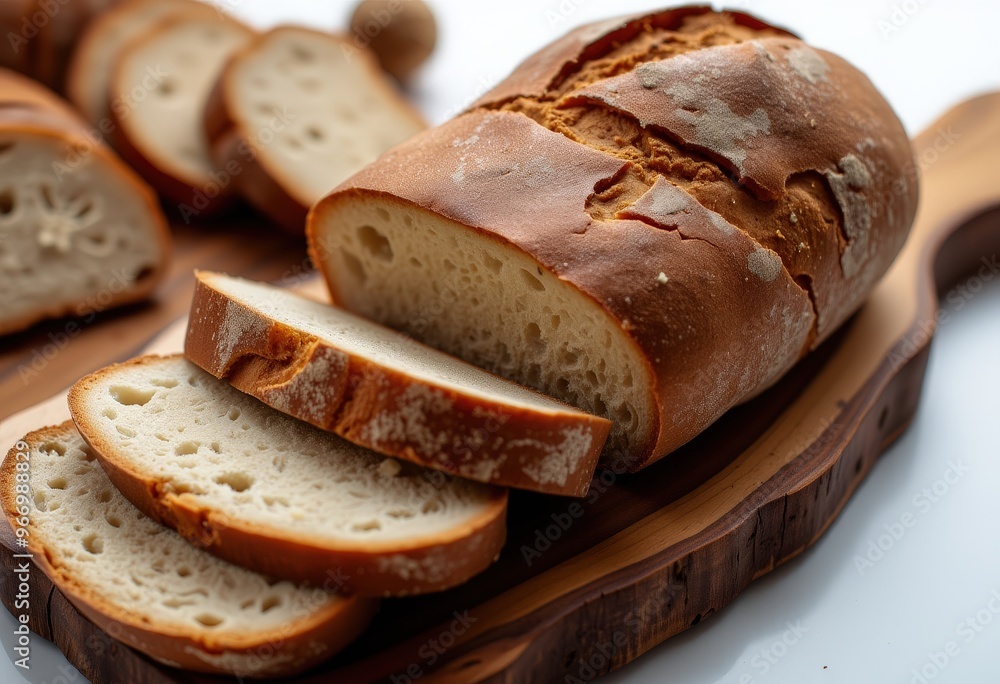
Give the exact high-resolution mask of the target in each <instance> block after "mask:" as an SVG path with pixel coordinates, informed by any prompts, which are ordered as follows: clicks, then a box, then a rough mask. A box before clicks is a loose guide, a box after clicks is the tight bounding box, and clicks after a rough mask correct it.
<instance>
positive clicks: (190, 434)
mask: <svg viewBox="0 0 1000 684" xmlns="http://www.w3.org/2000/svg"><path fill="white" fill-rule="evenodd" d="M69 405H70V411H71V413H72V414H73V420H74V421H75V422H76V425H77V427H78V428H79V429H80V432H81V434H82V435H83V437H84V439H86V440H87V442H88V444H90V445H91V446H92V447H93V448H94V451H95V453H96V454H97V457H98V458H99V459H100V460H101V463H102V464H103V465H104V468H105V470H106V471H107V472H108V475H109V476H110V477H111V481H112V482H114V483H115V485H116V486H117V487H118V489H119V490H121V492H122V493H123V494H125V496H126V497H128V499H129V500H130V501H132V503H133V504H135V505H136V506H137V507H138V508H139V509H141V510H142V511H144V512H145V513H146V514H147V515H149V516H150V517H152V518H153V519H155V520H157V521H159V522H162V523H163V524H166V525H168V526H170V527H172V528H174V529H176V530H177V531H178V532H180V534H181V535H182V536H184V537H186V538H188V539H191V540H193V541H194V542H196V543H198V544H199V545H202V546H203V547H204V548H205V549H206V550H208V551H210V552H211V553H214V554H216V555H218V556H219V557H221V558H224V559H226V560H228V561H230V562H233V563H236V564H238V565H242V566H244V567H247V568H250V569H252V570H256V571H258V572H262V573H264V574H266V575H268V576H271V577H279V578H283V579H289V580H293V581H297V582H308V583H311V584H315V585H318V586H322V585H323V583H324V582H327V581H329V579H330V577H331V574H333V575H334V576H335V577H337V578H338V580H340V581H342V582H343V585H344V586H345V587H346V588H348V589H350V590H352V591H356V592H357V593H360V594H365V595H377V596H390V595H405V594H415V593H424V592H429V591H438V590H441V589H445V588H447V587H451V586H454V585H456V584H459V583H461V582H464V581H465V580H467V579H468V578H469V577H471V576H472V575H474V574H476V573H478V572H480V571H481V570H483V569H485V568H486V567H488V566H489V565H490V564H491V563H492V562H493V561H494V559H495V558H496V556H497V554H498V553H499V551H500V547H501V546H502V544H503V540H504V533H505V520H504V518H505V514H506V508H507V493H506V490H504V489H499V488H496V487H488V486H485V485H480V484H477V483H472V482H467V481H465V480H460V479H457V478H453V477H450V476H447V475H445V474H443V473H439V472H436V471H430V470H425V469H423V468H418V467H416V466H410V465H409V464H400V463H399V462H397V461H394V460H392V459H385V458H384V457H382V456H379V455H377V454H374V453H372V452H370V451H366V450H365V449H362V448H360V447H356V446H354V445H353V444H350V443H349V442H345V441H344V440H342V439H340V438H339V437H336V436H334V435H331V434H329V433H326V432H323V431H321V430H318V429H316V428H314V427H312V426H310V425H307V424H306V423H303V422H301V421H298V420H295V419H293V418H289V417H288V416H285V415H284V414H281V413H279V412H277V411H275V410H273V409H271V408H269V407H267V406H265V405H264V404H262V403H261V402H259V401H258V400H257V399H254V398H253V397H251V396H249V395H246V394H243V393H241V392H239V391H237V390H235V389H233V388H232V387H230V386H229V384H228V383H226V382H224V381H220V380H217V379H216V378H213V377H212V376H211V375H209V374H208V373H206V372H205V371H203V370H201V369H200V368H198V367H197V366H195V365H194V364H192V363H190V362H189V361H186V360H184V359H183V358H181V357H179V356H176V357H144V358H140V359H136V360H134V361H131V362H128V363H125V364H121V365H117V366H111V367H110V368H106V369H104V370H103V371H99V372H97V373H95V374H93V375H90V376H88V377H86V378H84V379H82V380H81V381H80V382H78V383H77V384H76V385H75V386H74V387H73V389H72V390H71V391H70V395H69Z"/></svg>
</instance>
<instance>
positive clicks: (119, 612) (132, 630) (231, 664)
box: [0, 421, 378, 678]
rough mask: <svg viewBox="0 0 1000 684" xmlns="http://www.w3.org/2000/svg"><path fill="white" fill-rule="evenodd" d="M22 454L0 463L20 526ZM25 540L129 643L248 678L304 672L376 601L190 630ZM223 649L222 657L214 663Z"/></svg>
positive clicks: (357, 626) (77, 602)
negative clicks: (248, 625)
mask: <svg viewBox="0 0 1000 684" xmlns="http://www.w3.org/2000/svg"><path fill="white" fill-rule="evenodd" d="M75 430H76V428H75V427H74V425H73V423H72V421H67V422H65V423H63V424H62V425H58V426H53V427H47V428H43V429H41V430H38V431H35V432H32V433H30V434H29V435H27V436H26V437H24V439H23V440H21V441H22V442H25V443H27V444H35V443H38V442H46V441H50V440H59V439H65V438H66V436H67V434H68V433H69V432H70V431H75ZM17 453H18V449H17V447H16V445H15V446H14V447H13V448H11V450H10V452H9V453H8V454H7V458H6V459H5V460H4V461H3V465H2V466H0V500H2V504H3V510H4V514H5V515H6V516H7V519H8V521H10V523H11V525H12V526H15V525H16V518H17V517H18V512H17V505H16V500H15V493H14V487H13V485H14V476H15V467H16V463H17V460H18V459H17ZM28 539H29V546H28V549H27V550H28V552H29V553H32V554H33V555H34V558H33V560H34V563H35V564H36V565H37V566H38V567H39V568H40V569H41V570H42V572H44V573H45V575H46V576H47V577H48V578H49V579H50V580H51V581H52V583H53V584H55V585H56V587H57V588H58V589H59V590H60V591H61V592H62V593H63V595H64V596H66V598H67V599H69V601H70V602H71V603H72V604H73V606H74V607H75V608H76V609H77V610H79V611H80V612H81V613H82V614H83V615H84V617H86V618H87V619H88V620H90V621H91V622H93V623H94V624H96V625H97V626H98V627H100V628H101V629H102V630H104V631H105V632H106V633H108V634H111V635H113V636H114V638H115V639H117V640H119V641H121V642H123V643H124V644H126V645H128V646H130V647H132V648H134V649H136V650H138V651H141V652H143V653H145V654H146V655H148V656H150V657H152V658H153V659H155V660H158V661H160V662H163V663H167V664H170V665H173V666H174V667H180V668H182V669H185V670H193V671H196V672H206V673H217V674H237V675H240V676H246V677H251V678H257V677H263V678H268V677H287V676H290V675H293V674H296V673H298V672H302V671H304V670H307V669H309V668H311V667H313V666H315V665H317V664H318V663H320V662H322V661H323V660H325V659H327V658H328V657H329V656H330V655H332V654H333V653H336V652H337V651H338V650H340V649H341V648H343V647H344V646H346V645H347V644H348V643H350V642H351V641H353V640H354V638H355V637H356V636H357V635H358V634H360V633H361V632H362V631H363V630H364V628H365V626H366V625H367V624H368V622H369V621H370V620H371V618H372V617H373V616H374V614H375V611H376V610H377V605H378V604H377V602H375V601H373V600H371V599H365V598H360V597H357V598H345V599H344V600H342V601H336V602H332V603H331V604H330V606H329V607H328V608H326V609H325V610H323V611H319V612H316V613H315V614H313V615H309V616H305V617H302V618H301V619H299V620H297V621H296V622H295V623H290V624H287V625H285V626H283V628H281V629H278V630H274V631H272V632H262V633H252V634H248V635H246V636H238V635H227V636H225V637H222V638H217V639H210V638H209V639H206V638H205V637H203V636H200V635H196V634H193V633H191V632H187V631H185V630H181V629H174V628H169V627H163V626H159V627H158V626H156V625H152V624H149V623H148V622H146V621H143V620H141V619H140V618H139V617H137V616H136V615H134V614H132V613H131V612H129V611H127V610H123V609H121V607H119V606H116V605H113V604H109V603H107V602H106V601H105V600H103V599H102V598H101V597H100V596H98V595H96V594H95V593H94V591H93V590H92V589H91V588H90V587H88V586H86V585H84V584H80V583H79V582H77V581H76V580H75V578H74V577H73V576H72V575H71V574H69V573H68V572H67V571H65V570H64V569H63V568H61V567H60V566H59V564H58V561H57V558H56V556H55V554H52V553H49V552H48V551H47V550H46V548H45V545H44V542H43V541H42V540H40V538H39V537H38V536H37V535H30V536H29V537H28ZM316 643H321V644H324V645H325V646H326V650H324V651H322V652H319V653H317V652H316V650H315V649H314V648H313V647H312V645H313V644H316ZM223 653H225V655H226V660H225V661H222V660H217V661H215V662H213V659H215V658H218V657H219V656H220V655H222V654H223Z"/></svg>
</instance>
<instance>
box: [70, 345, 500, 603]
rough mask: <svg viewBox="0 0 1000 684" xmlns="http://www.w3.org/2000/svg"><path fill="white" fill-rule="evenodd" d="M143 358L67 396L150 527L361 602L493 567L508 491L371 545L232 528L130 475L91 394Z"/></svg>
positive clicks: (429, 588)
mask: <svg viewBox="0 0 1000 684" xmlns="http://www.w3.org/2000/svg"><path fill="white" fill-rule="evenodd" d="M159 359H160V357H156V356H145V357H141V358H138V359H133V360H131V361H127V362H125V363H123V364H116V365H113V366H109V367H108V368H105V369H103V370H100V371H98V372H96V373H93V374H91V375H89V376H87V377H84V378H83V379H81V380H80V381H79V382H77V383H76V384H75V385H74V386H73V387H72V388H71V389H70V392H69V407H70V413H71V414H72V415H73V420H74V422H75V423H76V425H77V428H78V429H79V430H80V434H81V435H83V438H84V439H85V440H86V441H87V443H88V444H89V445H90V446H91V448H92V449H93V450H94V452H95V454H96V456H97V458H98V459H99V460H100V462H101V465H102V466H103V467H104V470H105V472H107V474H108V477H109V478H111V481H112V482H113V483H114V485H115V487H117V488H118V490H119V491H120V492H121V493H122V494H123V495H124V496H125V497H126V498H127V499H128V500H129V501H131V502H132V504H133V505H134V506H135V507H136V508H138V509H139V510H141V511H142V512H143V513H145V514H146V515H147V516H149V517H150V518H152V519H153V520H156V521H157V522H159V523H161V524H163V525H166V526H168V527H171V528H173V529H175V530H176V531H177V532H178V533H179V534H180V535H181V536H182V537H184V538H186V539H189V540H191V541H192V542H193V543H195V544H196V545H198V546H199V547H200V548H203V549H205V550H206V551H208V552H209V553H211V554H213V555H215V556H218V557H219V558H222V559H224V560H227V561H229V562H231V563H234V564H236V565H240V566H243V567H245V568H249V569H251V570H254V571H256V572H260V573H262V574H265V575H268V576H270V577H277V578H279V579H286V580H289V581H292V582H298V583H307V584H310V585H314V586H319V587H322V586H324V584H326V583H328V582H329V581H330V578H331V572H334V571H336V570H338V569H339V570H341V571H342V572H343V575H344V580H343V582H344V584H343V586H344V588H345V590H347V591H350V592H352V593H357V594H359V595H362V596H379V597H381V596H405V595H410V594H419V593H428V592H433V591H441V590H444V589H447V588H449V587H453V586H455V585H458V584H461V583H462V582H465V581H466V580H468V579H469V578H470V577H472V576H473V575H475V574H477V573H479V572H481V571H483V570H485V569H486V568H487V567H489V566H490V565H491V564H492V563H493V561H494V560H495V558H496V556H497V554H499V552H500V549H501V548H502V546H503V542H504V539H505V536H506V512H507V490H505V489H501V488H491V498H490V502H489V505H488V506H487V507H485V508H484V510H483V511H482V513H481V514H480V515H479V516H477V517H476V518H474V519H473V520H470V521H469V522H467V523H466V524H465V525H463V526H461V527H457V528H454V529H452V530H450V531H449V532H448V533H447V534H435V535H428V536H425V537H418V538H410V539H405V540H397V541H387V542H384V543H382V544H375V543H371V542H354V543H352V542H346V541H341V542H329V541H327V540H323V541H318V540H316V539H313V538H311V537H309V536H308V535H301V534H292V533H289V531H288V530H286V529H280V528H274V529H269V528H266V527H263V526H261V525H259V524H257V523H249V522H246V521H243V520H235V519H232V518H229V517H228V516H226V515H224V514H221V513H220V512H219V511H216V510H213V509H211V508H207V507H202V506H199V505H197V504H196V503H194V502H193V501H192V499H191V497H190V496H186V495H184V494H180V495H178V494H176V493H174V492H172V491H171V488H170V487H168V486H166V484H167V483H166V482H165V481H163V480H158V479H156V478H154V477H150V476H149V475H148V474H147V473H143V472H141V471H139V470H137V469H136V468H135V466H134V464H133V463H131V462H130V461H129V460H128V459H123V458H121V457H120V455H119V454H118V453H117V450H116V447H115V446H114V445H111V444H107V443H105V442H104V441H102V440H101V438H100V437H99V435H98V434H97V432H96V431H95V430H92V429H88V422H87V414H88V411H87V409H86V406H85V404H86V401H87V395H88V394H89V391H90V387H91V386H93V385H94V384H95V383H97V382H100V380H101V378H102V376H103V375H104V374H106V373H113V372H115V371H116V370H118V369H119V368H122V367H128V366H132V365H144V364H148V363H156V362H157V361H158V360H159Z"/></svg>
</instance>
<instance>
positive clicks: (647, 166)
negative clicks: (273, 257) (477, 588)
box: [308, 7, 917, 470]
mask: <svg viewBox="0 0 1000 684" xmlns="http://www.w3.org/2000/svg"><path fill="white" fill-rule="evenodd" d="M916 199H917V178H916V175H915V171H914V165H913V161H912V153H911V149H910V146H909V141H908V139H907V136H906V133H905V131H904V130H903V128H902V126H901V125H900V123H899V121H898V120H897V118H896V116H895V114H894V113H893V111H892V109H891V108H890V107H889V105H888V104H887V103H886V102H885V100H884V99H883V98H882V97H881V95H880V94H879V93H878V92H877V91H876V90H875V88H874V87H873V86H872V84H871V83H870V82H869V81H868V79H867V78H865V77H864V76H863V75H862V74H861V73H859V72H858V71H857V70H856V69H854V68H853V67H852V66H851V65H849V64H848V63H847V62H845V61H844V60H842V59H840V58H839V57H836V56H835V55H832V54H829V53H826V52H823V51H820V50H814V49H812V48H810V47H809V46H807V45H806V44H804V43H803V42H801V41H800V40H798V39H796V38H795V37H793V36H791V35H790V34H788V33H787V32H784V31H780V30H777V29H772V28H769V27H767V26H766V25H764V24H763V23H762V22H760V21H758V20H755V19H753V18H751V17H748V16H746V15H743V14H738V13H721V14H720V13H715V12H712V11H711V10H710V9H709V8H705V7H699V8H681V9H676V10H667V11H663V12H658V13H655V14H650V15H645V16H640V17H632V18H628V19H619V20H613V21H609V22H604V23H601V24H597V25H592V26H587V27H583V28H581V29H578V30H576V31H574V32H572V33H570V34H569V35H568V36H567V37H565V38H563V39H561V40H559V41H556V42H555V43H553V44H552V45H550V46H549V47H547V48H545V49H543V50H541V51H540V52H539V53H537V54H536V55H534V56H533V57H531V58H529V59H528V60H527V61H526V62H525V63H524V64H523V65H522V66H521V67H519V68H518V69H517V70H516V71H515V72H514V73H513V74H512V75H511V77H510V78H508V79H507V80H505V81H503V82H501V83H500V84H499V85H498V86H497V87H496V89H495V90H493V91H491V92H490V93H487V94H486V95H485V96H484V97H483V98H482V99H481V100H480V101H479V102H478V103H477V104H476V105H475V106H474V107H473V108H472V110H470V111H469V112H468V113H466V114H464V115H462V116H460V117H458V118H456V119H454V120H452V121H450V122H448V123H446V124H444V125H443V126H441V127H439V128H437V129H434V130H431V131H428V132H427V133H424V134H421V135H418V136H417V137H416V138H414V139H412V140H411V141H409V142H407V143H404V144H403V145H401V146H399V147H397V148H395V149H394V150H392V151H391V152H390V153H388V154H387V155H385V156H383V157H382V158H381V159H380V160H379V161H378V162H376V163H375V164H373V165H371V166H369V167H367V168H366V169H365V170H363V171H362V172H360V173H359V174H358V175H356V176H354V177H353V178H352V179H351V180H349V181H348V182H346V183H345V184H343V185H342V186H341V187H340V188H338V189H337V190H336V191H335V192H334V193H333V194H331V195H330V196H329V197H327V198H326V199H324V200H323V201H321V202H320V203H319V204H318V205H317V207H316V208H315V209H314V210H313V213H312V214H311V217H310V225H309V228H308V230H309V237H310V242H311V250H312V254H313V257H314V259H315V261H316V262H317V263H319V264H320V265H321V267H322V270H323V272H324V274H325V276H326V279H327V280H328V282H329V284H330V289H331V292H332V294H333V299H334V301H335V303H337V304H338V305H341V306H343V307H345V308H347V309H349V310H352V311H355V312H357V313H360V314H362V315H364V316H367V317H370V318H372V319H374V320H377V321H380V322H382V323H386V324H388V325H390V326H392V327H395V328H398V329H402V330H405V331H407V332H409V333H411V334H413V335H415V336H416V337H417V338H419V339H421V340H423V341H425V342H427V343H429V344H431V345H432V346H436V347H439V348H441V349H444V350H446V351H449V352H451V353H453V354H456V355H458V356H461V357H463V358H465V359H467V360H470V361H472V362H474V363H476V364H478V365H481V366H484V367H486V368H488V369H490V370H493V371H495V372H498V373H500V374H501V375H505V376H508V377H510V378H513V379H515V380H518V381H520V382H523V383H525V384H527V385H530V386H533V387H536V388H539V389H541V390H543V391H545V392H547V393H549V394H552V395H554V396H556V397H559V398H561V399H564V400H566V401H568V402H569V403H571V404H574V405H576V406H579V407H581V408H583V409H585V410H588V411H591V412H595V413H597V414H599V415H604V416H607V417H609V418H612V419H613V420H614V421H615V428H614V429H613V431H612V437H611V439H610V440H609V442H608V447H607V448H606V452H605V456H606V459H607V461H608V462H609V463H612V464H613V465H615V466H616V467H619V468H625V469H629V470H636V469H639V468H641V467H643V466H645V465H647V464H649V463H651V462H652V461H655V460H657V459H659V458H661V457H662V456H664V455H665V454H667V453H669V452H671V451H673V450H674V449H676V448H677V447H679V446H680V445H682V444H684V443H685V442H687V441H688V440H690V439H691V438H692V437H694V436H695V435H697V434H698V433H699V432H701V431H702V430H703V429H704V428H705V427H706V426H708V425H709V424H711V423H712V422H713V421H714V420H715V419H717V418H718V417H719V416H720V415H721V414H722V413H723V412H725V411H726V410H728V409H729V408H730V407H732V406H733V405H734V404H736V403H739V402H741V401H744V400H746V399H747V398H749V397H751V396H753V395H755V394H757V393H759V392H761V391H762V390H763V389H765V388H767V387H768V386H769V385H771V384H772V383H774V382H775V381H776V380H777V379H778V378H779V377H781V375H782V374H783V373H785V372H786V371H787V370H788V369H789V368H790V367H791V366H792V365H793V364H794V363H795V362H796V361H797V360H798V359H799V358H801V356H802V355H803V354H805V353H806V352H808V351H809V350H810V349H812V348H815V347H816V345H818V344H819V343H820V342H822V341H823V340H824V339H826V338H827V337H828V336H829V335H830V334H831V333H832V332H833V331H834V330H835V329H836V328H837V327H838V326H839V325H841V324H842V323H843V322H844V321H845V320H846V319H847V317H848V316H850V314H851V313H852V312H854V311H855V310H856V309H857V308H858V306H859V305H860V304H861V302H862V301H863V300H864V298H865V296H866V295H867V293H868V292H869V291H870V290H871V288H872V286H873V284H874V283H875V282H876V280H877V279H878V278H879V276H880V275H881V274H882V273H883V272H884V271H885V270H886V269H887V268H888V265H889V264H890V263H891V261H892V260H893V258H894V257H895V255H896V253H897V251H898V250H899V248H900V246H901V245H902V243H903V241H904V239H905V237H906V234H907V231H908V229H909V226H910V224H911V222H912V219H913V216H914V212H915V209H916Z"/></svg>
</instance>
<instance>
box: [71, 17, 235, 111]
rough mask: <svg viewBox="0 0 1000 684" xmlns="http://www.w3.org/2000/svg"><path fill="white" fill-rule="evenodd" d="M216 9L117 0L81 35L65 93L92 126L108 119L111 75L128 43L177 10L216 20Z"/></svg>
mask: <svg viewBox="0 0 1000 684" xmlns="http://www.w3.org/2000/svg"><path fill="white" fill-rule="evenodd" d="M218 12H219V10H218V9H217V8H215V7H212V6H210V5H207V4H205V3H203V2H197V1H196V0H130V1H129V2H122V3H119V4H118V5H117V6H116V7H114V8H112V9H110V10H108V11H106V12H104V13H103V14H101V15H99V16H98V17H97V18H96V19H94V21H93V22H91V24H90V25H89V26H88V27H87V29H86V30H85V31H84V33H83V35H82V36H81V37H80V40H79V42H78V43H77V46H76V49H75V51H74V53H73V59H72V61H71V63H70V69H69V74H68V76H67V78H66V96H67V97H68V98H69V100H70V101H71V102H72V103H73V104H74V105H76V107H77V109H79V110H80V112H81V113H82V114H83V116H84V117H86V119H87V120H88V121H90V122H91V123H92V124H93V125H95V126H101V125H102V123H105V122H110V121H111V102H112V100H111V99H110V98H109V97H108V93H109V91H110V86H111V78H112V75H113V74H114V71H115V63H116V61H117V59H118V56H119V55H120V54H121V51H122V50H123V49H124V48H125V47H126V46H127V45H128V43H130V42H131V41H132V40H134V39H135V38H136V37H137V36H139V35H142V34H144V33H146V32H147V31H148V30H149V29H151V28H152V27H153V26H155V25H156V24H158V23H160V22H162V21H163V20H164V19H167V18H169V17H171V16H176V15H178V14H179V13H181V14H190V13H196V15H199V16H202V17H204V18H205V19H209V20H211V19H218V17H219V14H218ZM121 104H123V103H121V102H119V106H121Z"/></svg>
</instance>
